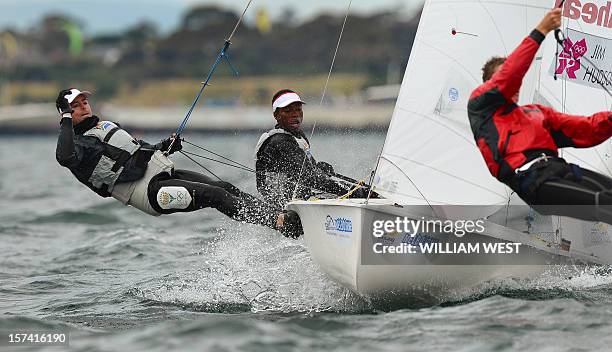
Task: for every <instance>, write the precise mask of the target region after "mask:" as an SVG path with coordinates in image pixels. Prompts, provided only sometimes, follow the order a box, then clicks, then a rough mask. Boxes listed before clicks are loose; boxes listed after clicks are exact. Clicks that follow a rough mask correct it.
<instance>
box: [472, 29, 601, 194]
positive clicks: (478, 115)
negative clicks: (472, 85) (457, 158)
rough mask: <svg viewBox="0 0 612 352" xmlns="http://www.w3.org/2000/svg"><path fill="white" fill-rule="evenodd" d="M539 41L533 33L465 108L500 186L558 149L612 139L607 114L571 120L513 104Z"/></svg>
mask: <svg viewBox="0 0 612 352" xmlns="http://www.w3.org/2000/svg"><path fill="white" fill-rule="evenodd" d="M542 41H544V35H543V34H542V33H540V32H539V31H537V30H534V31H533V32H531V34H530V35H529V36H528V37H527V38H525V39H524V40H523V42H522V43H521V44H520V45H519V46H518V47H517V48H516V49H515V50H514V52H512V54H510V56H508V58H507V59H506V61H505V63H504V64H503V65H502V66H501V68H500V70H499V71H497V73H495V74H494V75H493V77H491V79H490V80H488V81H487V82H485V83H484V84H482V85H481V86H479V87H478V88H476V89H475V90H474V91H473V92H472V95H471V96H470V101H469V103H468V116H469V119H470V125H471V127H472V132H473V133H474V139H475V140H476V144H477V145H478V148H479V149H480V152H481V153H482V156H483V157H484V159H485V162H486V163H487V167H488V168H489V171H491V174H492V175H493V176H495V177H496V178H497V179H499V180H500V181H502V182H504V183H508V182H509V180H510V179H511V178H512V176H513V175H514V170H515V169H516V168H518V167H520V166H522V165H523V164H525V163H527V162H528V161H530V160H533V159H535V158H536V157H538V156H539V155H541V154H542V153H545V154H547V155H554V156H556V155H558V148H563V147H577V148H586V147H592V146H595V145H597V144H600V143H602V142H604V141H605V140H607V139H608V138H609V137H610V136H612V113H611V112H600V113H597V114H595V115H593V116H588V117H587V116H573V115H567V114H562V113H560V112H557V111H555V110H553V109H551V108H549V107H546V106H542V105H537V104H534V105H523V106H518V105H517V104H516V103H514V102H513V101H512V97H513V96H514V95H515V94H517V93H518V91H519V89H520V87H521V84H522V81H523V77H524V76H525V74H526V73H527V70H528V69H529V66H530V65H531V62H532V61H533V59H534V56H535V54H536V52H537V51H538V48H539V47H540V44H541V43H542Z"/></svg>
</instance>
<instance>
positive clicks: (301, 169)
mask: <svg viewBox="0 0 612 352" xmlns="http://www.w3.org/2000/svg"><path fill="white" fill-rule="evenodd" d="M352 4H353V0H349V4H348V7H347V8H346V14H345V15H344V21H343V22H342V28H341V29H340V35H339V36H338V42H337V43H336V49H335V51H334V56H333V58H332V62H331V65H330V67H329V72H328V73H327V79H326V80H325V85H324V86H323V92H322V93H321V101H320V102H319V106H323V101H324V100H325V94H326V93H327V86H328V84H329V81H330V79H331V74H332V71H333V70H334V64H335V62H336V56H337V55H338V49H339V48H340V42H341V41H342V35H343V34H344V28H345V27H346V22H347V20H348V16H349V14H350V12H351V5H352ZM316 126H317V120H314V124H313V125H312V130H311V131H310V138H311V139H312V136H314V131H315V128H316ZM307 158H308V157H307V156H304V160H302V167H301V168H300V175H299V177H298V180H297V182H296V184H295V188H294V189H293V196H292V198H294V199H295V198H296V197H297V191H298V188H299V187H300V182H301V181H302V174H303V172H304V165H305V164H306V159H307Z"/></svg>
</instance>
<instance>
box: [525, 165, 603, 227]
mask: <svg viewBox="0 0 612 352" xmlns="http://www.w3.org/2000/svg"><path fill="white" fill-rule="evenodd" d="M585 176H586V175H585ZM598 181H602V180H598ZM598 181H597V179H596V178H592V175H591V176H589V177H583V178H582V179H581V180H580V181H575V180H568V179H562V180H553V181H546V182H544V183H543V184H542V185H541V186H540V188H539V189H538V190H537V196H536V202H535V204H533V207H534V208H535V209H536V210H537V211H538V212H540V213H542V214H546V215H561V216H570V217H573V218H578V219H582V220H586V221H602V222H605V223H608V224H612V211H610V210H611V208H612V193H611V192H610V191H602V190H601V188H600V185H601V182H598Z"/></svg>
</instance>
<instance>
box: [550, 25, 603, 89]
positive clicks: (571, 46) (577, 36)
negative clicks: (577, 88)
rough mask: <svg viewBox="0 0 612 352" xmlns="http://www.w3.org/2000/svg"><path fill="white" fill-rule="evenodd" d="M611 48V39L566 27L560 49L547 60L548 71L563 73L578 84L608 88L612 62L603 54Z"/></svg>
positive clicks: (555, 73) (570, 80)
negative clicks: (561, 48) (550, 61)
mask: <svg viewBox="0 0 612 352" xmlns="http://www.w3.org/2000/svg"><path fill="white" fill-rule="evenodd" d="M611 52H612V39H609V38H604V37H599V36H595V35H591V34H588V33H583V32H579V31H577V30H575V29H572V28H568V29H567V34H566V39H565V41H564V42H563V50H561V52H559V56H558V59H557V57H555V58H554V60H553V62H552V63H551V67H550V70H549V74H550V75H551V76H554V75H563V78H564V79H567V82H573V83H576V84H579V85H582V86H587V87H592V88H596V89H603V87H602V86H605V87H606V88H609V87H610V86H612V65H611V61H610V60H609V58H608V57H606V55H609V54H610V53H611ZM587 58H588V60H586V59H587ZM589 61H590V62H591V63H592V64H591V63H589Z"/></svg>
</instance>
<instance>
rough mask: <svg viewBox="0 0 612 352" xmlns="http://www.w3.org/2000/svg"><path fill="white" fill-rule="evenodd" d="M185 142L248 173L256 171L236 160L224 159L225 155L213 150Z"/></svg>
mask: <svg viewBox="0 0 612 352" xmlns="http://www.w3.org/2000/svg"><path fill="white" fill-rule="evenodd" d="M183 142H185V143H187V144H189V145H191V146H194V147H196V148H198V149H201V150H203V151H205V152H208V153H210V154H212V155H214V156H218V157H220V158H222V159H223V160H226V161H229V162H230V163H233V164H235V165H236V166H238V167H239V168H244V169H248V171H255V170H253V169H252V168H251V167H249V166H247V165H244V164H241V163H239V162H237V161H234V160H232V159H230V158H227V157H224V156H223V155H221V154H219V153H215V152H214V151H212V150H210V149H206V148H204V147H202V146H199V145H197V144H195V143H191V142H189V141H186V140H183ZM192 154H194V153H192ZM202 158H206V157H202ZM206 159H209V160H213V161H218V160H215V159H210V158H206ZM222 164H225V163H222ZM226 165H229V164H226ZM229 166H234V165H229ZM236 166H234V167H236Z"/></svg>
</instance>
